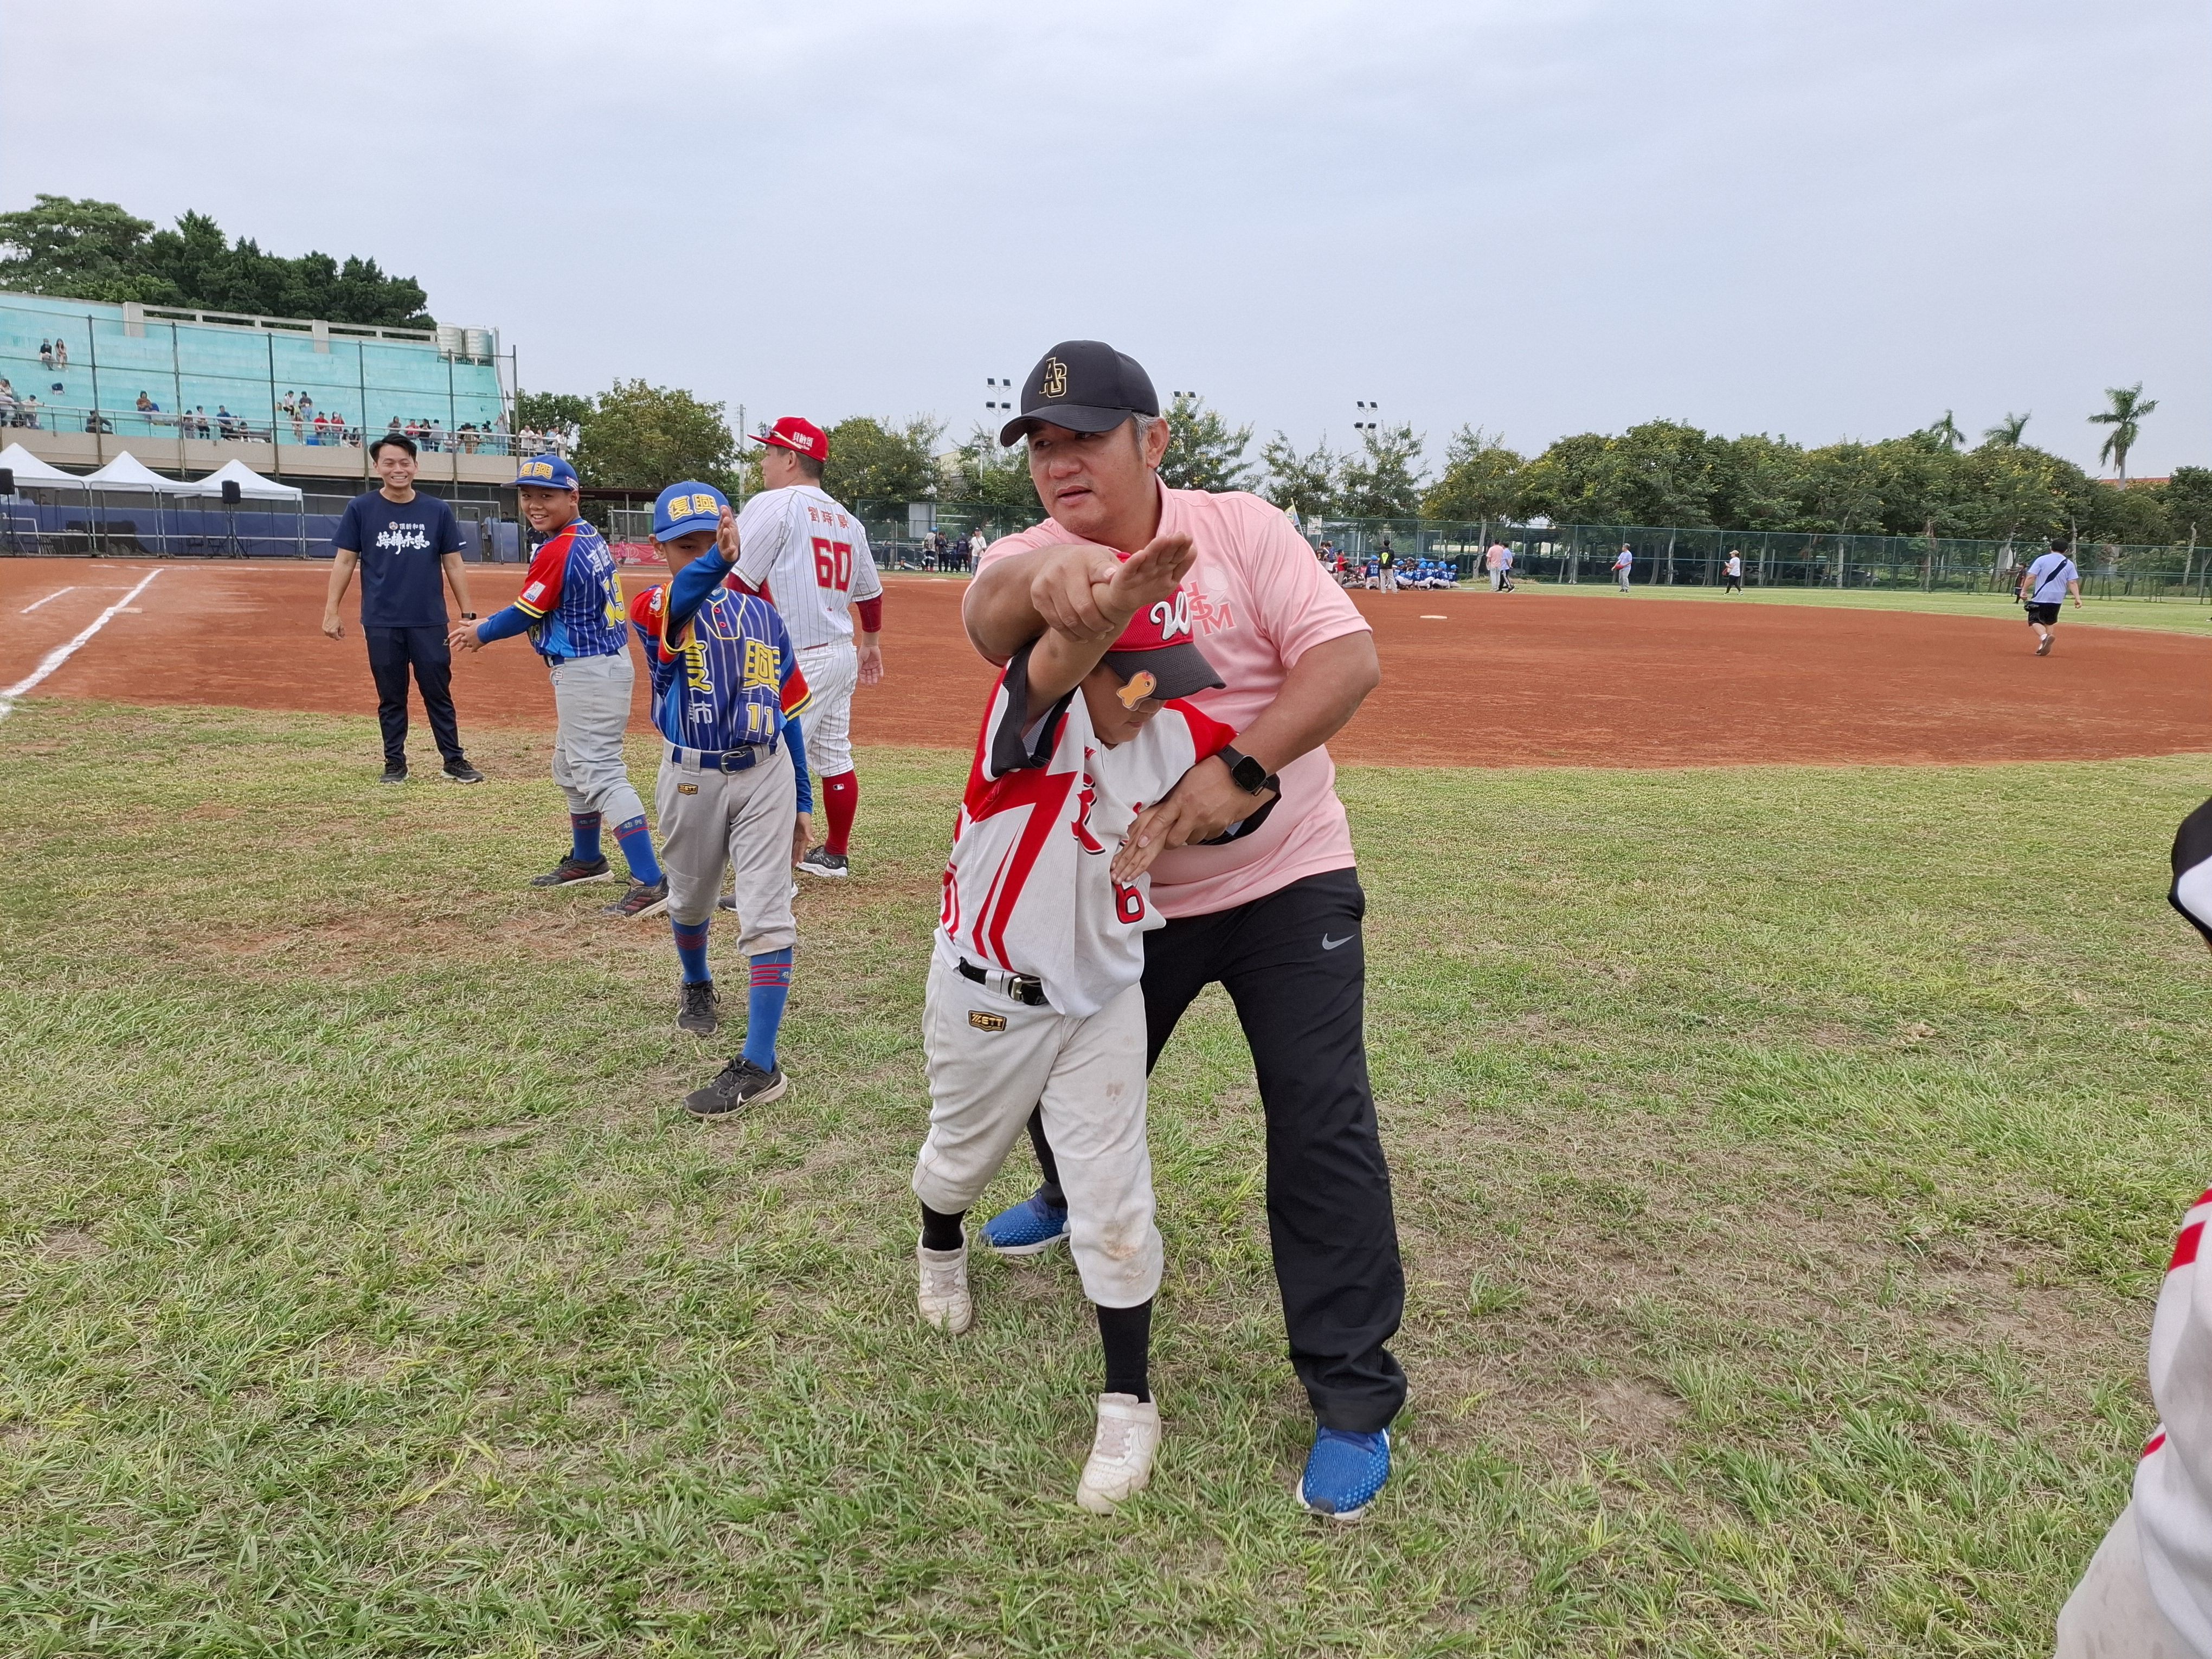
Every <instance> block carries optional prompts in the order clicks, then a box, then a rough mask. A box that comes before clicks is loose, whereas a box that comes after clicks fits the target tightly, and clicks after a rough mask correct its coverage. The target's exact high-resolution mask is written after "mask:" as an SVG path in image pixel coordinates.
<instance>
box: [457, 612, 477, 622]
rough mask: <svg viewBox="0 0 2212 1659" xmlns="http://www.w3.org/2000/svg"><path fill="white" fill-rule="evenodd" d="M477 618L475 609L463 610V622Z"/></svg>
mask: <svg viewBox="0 0 2212 1659" xmlns="http://www.w3.org/2000/svg"><path fill="white" fill-rule="evenodd" d="M476 619H477V613H476V612H475V611H462V612H461V620H462V621H463V622H474V621H475V620H476Z"/></svg>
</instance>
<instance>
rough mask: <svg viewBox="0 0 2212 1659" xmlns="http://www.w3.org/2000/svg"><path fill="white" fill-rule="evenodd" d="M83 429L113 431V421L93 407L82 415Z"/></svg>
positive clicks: (88, 430)
mask: <svg viewBox="0 0 2212 1659" xmlns="http://www.w3.org/2000/svg"><path fill="white" fill-rule="evenodd" d="M84 429H85V430H86V431H87V432H113V431H114V430H115V422H112V421H111V420H109V419H108V418H107V417H106V416H105V415H102V414H101V413H100V411H99V410H96V409H95V410H93V411H92V413H91V414H89V415H88V416H85V417H84Z"/></svg>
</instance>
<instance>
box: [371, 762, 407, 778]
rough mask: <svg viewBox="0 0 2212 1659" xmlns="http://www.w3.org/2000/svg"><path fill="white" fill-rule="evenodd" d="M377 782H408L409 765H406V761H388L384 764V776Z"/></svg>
mask: <svg viewBox="0 0 2212 1659" xmlns="http://www.w3.org/2000/svg"><path fill="white" fill-rule="evenodd" d="M377 781H378V782H379V783H404V782H406V781H407V763H406V762H405V761H386V762H385V763H384V775H383V776H382V777H380V778H379V779H378V780H377Z"/></svg>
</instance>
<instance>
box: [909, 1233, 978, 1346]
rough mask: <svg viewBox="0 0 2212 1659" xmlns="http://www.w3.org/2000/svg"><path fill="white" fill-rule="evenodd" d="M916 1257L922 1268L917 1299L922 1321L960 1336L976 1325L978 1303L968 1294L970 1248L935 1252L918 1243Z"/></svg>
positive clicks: (964, 1247) (916, 1303)
mask: <svg viewBox="0 0 2212 1659" xmlns="http://www.w3.org/2000/svg"><path fill="white" fill-rule="evenodd" d="M914 1254H915V1261H916V1262H917V1263H918V1264H919V1265H920V1267H921V1290H920V1291H919V1292H918V1293H917V1294H916V1296H915V1305H916V1306H918V1307H919V1308H920V1309H921V1322H922V1323H923V1324H925V1325H934V1326H936V1327H937V1328H938V1329H939V1330H941V1331H945V1332H947V1333H949V1334H951V1335H954V1336H957V1335H959V1334H960V1333H961V1332H963V1331H964V1330H966V1329H967V1328H969V1326H970V1325H972V1324H974V1323H975V1298H974V1297H971V1296H969V1294H968V1247H967V1245H965V1244H964V1243H963V1245H961V1247H960V1248H959V1249H957V1250H932V1249H924V1248H923V1247H922V1246H921V1245H920V1244H916V1245H915V1249H914Z"/></svg>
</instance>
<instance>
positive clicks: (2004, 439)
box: [1982, 410, 2029, 449]
mask: <svg viewBox="0 0 2212 1659" xmlns="http://www.w3.org/2000/svg"><path fill="white" fill-rule="evenodd" d="M2028 419H2029V417H2028V416H2026V415H2015V414H2013V413H2011V412H2010V411H2009V410H2008V411H2007V413H2006V415H2005V417H2004V419H2002V421H1999V422H1997V423H1996V425H1995V426H1993V427H1991V428H1990V429H1989V430H1988V431H1986V432H1984V434H1982V440H1983V441H1984V442H1985V443H1992V444H1995V445H1996V447H1998V448H2000V449H2018V448H2019V447H2020V435H2021V432H2022V431H2024V430H2025V429H2026V428H2027V422H2028Z"/></svg>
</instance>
